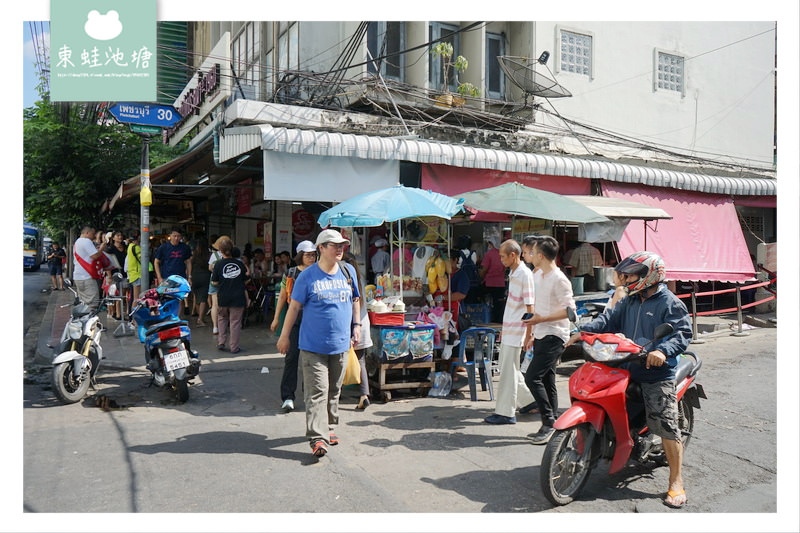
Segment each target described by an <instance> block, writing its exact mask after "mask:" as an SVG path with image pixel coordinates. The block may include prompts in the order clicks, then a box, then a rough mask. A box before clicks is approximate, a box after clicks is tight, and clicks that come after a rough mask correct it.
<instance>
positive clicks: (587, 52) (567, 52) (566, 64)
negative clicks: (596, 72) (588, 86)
mask: <svg viewBox="0 0 800 533" xmlns="http://www.w3.org/2000/svg"><path fill="white" fill-rule="evenodd" d="M560 56H561V71H562V72H575V73H576V74H582V75H584V76H589V77H591V76H592V36H591V35H584V34H581V33H575V32H571V31H567V30H561V54H560Z"/></svg>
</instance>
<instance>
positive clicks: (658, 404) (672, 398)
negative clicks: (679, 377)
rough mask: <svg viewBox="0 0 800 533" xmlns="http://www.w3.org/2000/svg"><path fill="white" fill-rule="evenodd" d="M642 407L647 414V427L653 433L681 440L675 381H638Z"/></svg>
mask: <svg viewBox="0 0 800 533" xmlns="http://www.w3.org/2000/svg"><path fill="white" fill-rule="evenodd" d="M640 385H641V387H642V398H643V399H644V409H645V413H646V414H647V427H648V428H650V431H652V432H653V434H655V435H658V436H659V437H662V438H665V439H672V440H681V430H680V427H679V426H678V397H677V395H676V394H675V381H674V380H668V381H656V382H654V383H640Z"/></svg>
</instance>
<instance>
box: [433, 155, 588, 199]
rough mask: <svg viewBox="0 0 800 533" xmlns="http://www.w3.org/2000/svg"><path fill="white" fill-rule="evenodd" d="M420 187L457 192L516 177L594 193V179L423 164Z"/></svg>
mask: <svg viewBox="0 0 800 533" xmlns="http://www.w3.org/2000/svg"><path fill="white" fill-rule="evenodd" d="M420 167H421V169H422V180H421V188H422V189H428V190H431V191H433V192H438V193H439V194H445V195H447V196H455V195H457V194H461V193H463V192H470V191H478V190H480V189H488V188H489V187H496V186H497V185H502V184H504V183H511V182H514V181H517V182H519V183H521V184H523V185H525V186H526V187H533V188H534V189H541V190H543V191H549V192H554V193H557V194H583V195H588V194H591V190H592V181H591V180H589V179H586V178H573V177H570V176H547V175H544V174H528V173H525V172H506V171H503V170H492V169H485V168H464V167H451V166H448V165H432V164H427V163H425V164H422V165H420Z"/></svg>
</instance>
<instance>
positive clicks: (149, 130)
mask: <svg viewBox="0 0 800 533" xmlns="http://www.w3.org/2000/svg"><path fill="white" fill-rule="evenodd" d="M131 131H132V132H133V133H144V134H146V135H158V134H159V133H161V128H159V127H158V126H139V125H138V124H131Z"/></svg>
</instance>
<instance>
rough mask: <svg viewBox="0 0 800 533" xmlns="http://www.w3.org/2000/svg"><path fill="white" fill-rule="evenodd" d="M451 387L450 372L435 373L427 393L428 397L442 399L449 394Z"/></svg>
mask: <svg viewBox="0 0 800 533" xmlns="http://www.w3.org/2000/svg"><path fill="white" fill-rule="evenodd" d="M452 387H453V378H452V376H450V372H436V373H434V375H433V386H432V387H431V390H429V391H428V396H432V397H434V398H444V397H446V396H448V395H449V394H450V389H451V388H452Z"/></svg>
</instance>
